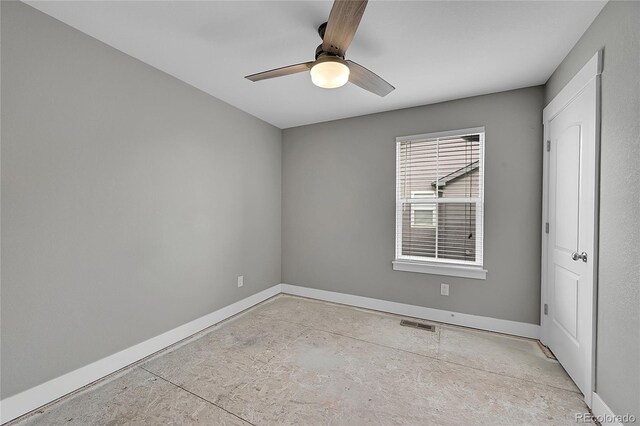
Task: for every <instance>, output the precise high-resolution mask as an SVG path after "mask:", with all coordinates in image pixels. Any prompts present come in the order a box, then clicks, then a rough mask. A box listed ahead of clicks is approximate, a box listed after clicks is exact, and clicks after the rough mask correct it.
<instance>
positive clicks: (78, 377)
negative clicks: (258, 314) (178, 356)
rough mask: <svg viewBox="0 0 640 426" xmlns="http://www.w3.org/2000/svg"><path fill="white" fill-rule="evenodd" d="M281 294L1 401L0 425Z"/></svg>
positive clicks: (258, 297) (251, 300)
mask: <svg viewBox="0 0 640 426" xmlns="http://www.w3.org/2000/svg"><path fill="white" fill-rule="evenodd" d="M280 292H281V285H280V284H276V285H274V286H273V287H270V288H268V289H266V290H263V291H261V292H259V293H256V294H254V295H253V296H249V297H247V298H245V299H242V300H240V301H238V302H236V303H233V304H231V305H229V306H225V307H224V308H221V309H218V310H217V311H215V312H212V313H210V314H207V315H205V316H203V317H200V318H198V319H195V320H193V321H191V322H189V323H187V324H184V325H181V326H179V327H176V328H174V329H173V330H169V331H167V332H166V333H163V334H161V335H159V336H156V337H153V338H151V339H149V340H146V341H144V342H142V343H139V344H137V345H135V346H131V347H130V348H127V349H124V350H122V351H120V352H118V353H115V354H113V355H109V356H108V357H106V358H102V359H101V360H98V361H96V362H93V363H91V364H89V365H86V366H84V367H81V368H78V369H77V370H74V371H72V372H70V373H67V374H65V375H63V376H60V377H57V378H55V379H52V380H49V381H48V382H45V383H43V384H41V385H38V386H35V387H33V388H31V389H28V390H26V391H24V392H21V393H19V394H16V395H14V396H10V397H9V398H5V399H3V400H2V401H0V423H6V422H8V421H10V420H13V419H15V418H17V417H20V416H22V415H23V414H26V413H28V412H30V411H32V410H35V409H36V408H39V407H42V406H43V405H46V404H48V403H50V402H52V401H54V400H56V399H58V398H60V397H62V396H64V395H67V394H68V393H71V392H73V391H75V390H78V389H80V388H82V387H83V386H86V385H88V384H89V383H92V382H95V381H96V380H98V379H101V378H103V377H105V376H107V375H109V374H111V373H113V372H116V371H118V370H120V369H122V368H124V367H126V366H128V365H130V364H133V363H135V362H136V361H139V360H141V359H143V358H146V357H148V356H149V355H152V354H154V353H155V352H158V351H159V350H162V349H164V348H166V347H168V346H171V345H173V344H174V343H177V342H179V341H180V340H183V339H185V338H187V337H189V336H191V335H193V334H196V333H198V332H199V331H202V330H204V329H205V328H207V327H211V326H212V325H215V324H217V323H219V322H220V321H223V320H225V319H227V318H229V317H232V316H233V315H235V314H237V313H240V312H242V311H244V310H245V309H248V308H250V307H252V306H254V305H256V304H258V303H260V302H262V301H264V300H267V299H269V298H270V297H273V296H275V295H277V294H280Z"/></svg>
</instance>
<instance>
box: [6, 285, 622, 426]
mask: <svg viewBox="0 0 640 426" xmlns="http://www.w3.org/2000/svg"><path fill="white" fill-rule="evenodd" d="M280 293H286V294H291V295H296V296H304V297H309V298H312V299H318V300H324V301H327V302H334V303H341V304H344V305H350V306H357V307H360V308H366V309H374V310H377V311H383V312H389V313H393V314H399V315H404V316H408V317H415V318H422V319H426V320H431V321H438V322H443V323H448V324H454V325H461V326H465V327H472V328H477V329H481V330H488V331H496V332H499V333H506V334H512V335H516V336H523V337H529V338H533V339H537V338H539V335H540V326H539V325H535V324H528V323H522V322H516V321H509V320H502V319H496V318H490V317H483V316H478V315H469V314H462V313H458V312H450V311H443V310H440V309H432V308H425V307H423V306H415V305H407V304H404V303H397V302H389V301H386V300H381V299H372V298H369V297H363V296H354V295H351V294H343V293H337V292H333V291H325V290H318V289H313V288H308V287H299V286H295V285H289V284H276V285H274V286H273V287H270V288H268V289H266V290H263V291H261V292H259V293H256V294H254V295H253V296H249V297H247V298H245V299H242V300H240V301H238V302H236V303H233V304H231V305H229V306H226V307H224V308H221V309H218V310H217V311H215V312H212V313H210V314H207V315H205V316H203V317H200V318H198V319H196V320H193V321H191V322H189V323H187V324H184V325H181V326H179V327H176V328H174V329H173V330H169V331H167V332H166V333H163V334H161V335H159V336H156V337H153V338H151V339H149V340H146V341H144V342H142V343H139V344H137V345H135V346H132V347H130V348H127V349H124V350H122V351H120V352H118V353H115V354H113V355H109V356H108V357H105V358H103V359H101V360H98V361H96V362H93V363H91V364H89V365H86V366H84V367H81V368H78V369H77V370H74V371H72V372H70V373H67V374H65V375H63V376H60V377H57V378H55V379H52V380H49V381H48V382H45V383H43V384H41V385H38V386H35V387H33V388H31V389H28V390H26V391H24V392H21V393H19V394H17V395H14V396H11V397H9V398H5V399H3V400H1V401H0V423H6V422H8V421H11V420H13V419H15V418H17V417H20V416H22V415H23V414H26V413H28V412H30V411H33V410H35V409H37V408H39V407H42V406H43V405H46V404H48V403H50V402H52V401H55V400H56V399H58V398H60V397H63V396H65V395H67V394H69V393H71V392H73V391H76V390H78V389H80V388H82V387H83V386H86V385H88V384H90V383H93V382H95V381H96V380H99V379H101V378H103V377H105V376H108V375H109V374H111V373H114V372H116V371H118V370H120V369H122V368H124V367H126V366H128V365H131V364H133V363H135V362H137V361H140V360H141V359H144V358H146V357H148V356H149V355H152V354H154V353H156V352H158V351H160V350H162V349H165V348H166V347H168V346H171V345H173V344H174V343H177V342H179V341H180V340H183V339H185V338H187V337H189V336H192V335H193V334H196V333H198V332H200V331H202V330H204V329H205V328H208V327H211V326H212V325H215V324H217V323H219V322H220V321H223V320H225V319H227V318H229V317H232V316H233V315H235V314H237V313H240V312H242V311H244V310H245V309H248V308H250V307H252V306H254V305H257V304H258V303H260V302H263V301H265V300H267V299H269V298H270V297H273V296H276V295H278V294H280ZM596 397H597V395H596V394H594V414H595V413H596V410H595V409H596V406H597V403H596V399H595V398H596ZM598 401H600V402H601V406H602V407H606V410H608V407H607V406H606V404H604V402H602V400H600V399H599V398H598ZM599 407H600V406H599ZM610 412H611V411H610V410H609V411H606V413H610Z"/></svg>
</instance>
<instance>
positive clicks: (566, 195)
mask: <svg viewBox="0 0 640 426" xmlns="http://www.w3.org/2000/svg"><path fill="white" fill-rule="evenodd" d="M597 91H598V79H597V78H596V76H594V78H593V79H591V80H590V81H589V83H588V84H586V86H584V87H583V88H581V89H579V91H578V94H577V96H575V97H572V98H571V99H570V100H569V101H568V103H566V104H565V105H564V106H559V105H557V104H556V105H555V107H556V108H557V109H558V110H559V111H557V113H556V114H553V115H551V114H547V117H545V132H546V134H547V141H548V142H547V143H548V144H549V146H548V148H547V150H548V151H547V155H548V158H547V176H546V177H547V188H546V189H547V190H546V201H547V222H548V224H549V225H548V234H547V242H546V277H545V278H546V283H545V284H546V286H545V287H546V288H545V291H544V300H543V303H545V304H546V307H545V309H544V311H543V317H544V318H543V339H544V342H543V343H545V344H546V345H547V346H548V347H549V348H550V349H551V351H552V352H553V353H554V355H555V356H556V358H557V359H558V361H559V362H560V363H561V364H562V366H563V367H564V369H565V370H566V371H567V373H568V374H569V376H571V378H572V379H573V381H574V382H575V383H576V385H577V386H578V388H579V389H580V390H581V391H582V393H583V394H584V395H585V399H586V400H587V403H588V404H589V405H590V401H591V393H592V390H593V386H592V385H593V383H592V381H593V377H592V373H593V356H594V354H593V342H594V320H595V309H594V307H595V305H594V300H595V298H594V294H595V291H594V289H595V287H594V286H595V282H594V281H595V272H596V268H595V260H596V255H597V254H596V238H595V236H596V202H597V182H596V176H597V158H598V149H597V148H598V145H597V142H598V140H597V112H598V110H597ZM550 106H552V104H550ZM545 112H546V113H548V112H549V111H545ZM549 115H550V116H549ZM545 231H546V230H545Z"/></svg>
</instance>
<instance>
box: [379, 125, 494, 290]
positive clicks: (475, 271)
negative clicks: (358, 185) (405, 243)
mask: <svg viewBox="0 0 640 426" xmlns="http://www.w3.org/2000/svg"><path fill="white" fill-rule="evenodd" d="M472 134H480V168H479V170H480V176H479V179H480V194H479V197H477V198H475V197H474V198H446V201H441V200H442V199H441V198H437V197H436V198H426V197H425V198H424V202H425V203H428V205H430V206H433V205H434V203H435V206H436V207H435V210H436V211H437V205H438V204H439V203H441V202H447V203H451V202H460V203H468V202H473V203H475V204H476V248H475V250H476V251H475V253H476V255H478V254H479V256H477V257H480V258H481V259H483V262H484V253H483V250H484V154H485V137H484V136H485V128H484V127H474V128H469V129H459V130H450V131H445V132H434V133H424V134H419V135H410V136H400V137H397V138H396V244H395V245H396V247H395V259H394V261H393V262H392V264H393V269H394V270H396V271H405V272H419V273H425V274H435V275H446V276H454V277H463V278H474V279H481V280H484V279H486V277H487V270H486V269H484V265H483V263H481V262H472V261H465V260H452V259H436V258H424V257H421V256H406V255H403V254H402V209H401V208H399V206H401V205H402V203H404V202H405V200H403V199H401V198H400V193H399V191H398V178H399V176H398V170H399V167H400V145H401V143H403V142H409V141H420V140H423V139H435V138H447V137H451V136H466V135H472ZM414 192H424V191H412V193H411V196H412V197H411V198H412V204H413V203H416V204H420V201H417V202H416V198H419V197H413V195H414ZM411 224H413V205H412V210H411ZM436 229H437V222H436Z"/></svg>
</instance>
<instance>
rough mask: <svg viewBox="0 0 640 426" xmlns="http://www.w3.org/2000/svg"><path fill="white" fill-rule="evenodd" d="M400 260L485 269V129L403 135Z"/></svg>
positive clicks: (399, 170)
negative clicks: (483, 259) (483, 257)
mask: <svg viewBox="0 0 640 426" xmlns="http://www.w3.org/2000/svg"><path fill="white" fill-rule="evenodd" d="M396 152H397V154H396V155H397V167H396V171H397V175H396V188H397V189H396V260H406V261H412V262H430V263H444V264H449V265H451V264H458V265H464V266H467V267H475V266H477V267H482V252H483V222H484V221H483V213H484V209H483V198H484V188H483V182H484V128H476V129H467V130H460V131H453V132H442V133H437V134H436V133H432V134H427V135H417V136H407V137H402V138H397V151H396Z"/></svg>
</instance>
